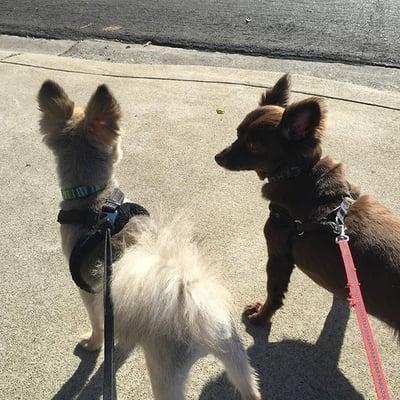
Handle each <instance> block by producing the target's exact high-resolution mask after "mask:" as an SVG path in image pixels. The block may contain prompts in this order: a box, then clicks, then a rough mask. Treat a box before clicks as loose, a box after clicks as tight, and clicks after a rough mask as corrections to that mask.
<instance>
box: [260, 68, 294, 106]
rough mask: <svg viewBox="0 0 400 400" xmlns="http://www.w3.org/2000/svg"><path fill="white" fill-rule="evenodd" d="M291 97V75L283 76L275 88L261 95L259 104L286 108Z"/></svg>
mask: <svg viewBox="0 0 400 400" xmlns="http://www.w3.org/2000/svg"><path fill="white" fill-rule="evenodd" d="M289 97H290V75H289V74H286V75H283V76H282V78H281V79H279V81H278V82H276V83H275V85H274V87H273V88H272V89H270V90H267V91H266V92H265V93H263V94H262V95H261V100H260V102H259V105H260V106H267V105H273V106H280V107H286V106H287V105H288V103H289Z"/></svg>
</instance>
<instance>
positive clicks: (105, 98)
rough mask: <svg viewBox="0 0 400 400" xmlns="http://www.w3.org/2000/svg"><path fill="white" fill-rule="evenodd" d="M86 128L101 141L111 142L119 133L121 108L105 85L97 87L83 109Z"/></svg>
mask: <svg viewBox="0 0 400 400" xmlns="http://www.w3.org/2000/svg"><path fill="white" fill-rule="evenodd" d="M85 114H86V117H85V124H86V129H87V131H88V133H89V134H90V135H93V136H95V137H96V138H97V139H98V140H100V141H101V142H104V143H106V144H112V143H113V141H114V140H115V139H117V138H118V136H119V135H120V127H119V121H120V119H121V109H120V106H119V104H118V103H117V100H115V98H114V96H113V95H112V94H111V92H110V90H109V89H108V87H107V86H106V85H101V86H99V87H98V88H97V90H96V92H95V93H94V94H93V96H92V97H91V99H90V100H89V103H88V105H87V106H86V110H85Z"/></svg>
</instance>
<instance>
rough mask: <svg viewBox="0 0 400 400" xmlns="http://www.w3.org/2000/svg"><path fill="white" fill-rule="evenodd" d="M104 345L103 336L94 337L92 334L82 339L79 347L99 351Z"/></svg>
mask: <svg viewBox="0 0 400 400" xmlns="http://www.w3.org/2000/svg"><path fill="white" fill-rule="evenodd" d="M102 345H103V336H102V334H99V335H93V334H92V332H90V333H88V334H86V335H84V336H82V337H81V339H80V341H79V346H81V347H82V348H83V349H85V350H87V351H97V350H100V349H101V346H102Z"/></svg>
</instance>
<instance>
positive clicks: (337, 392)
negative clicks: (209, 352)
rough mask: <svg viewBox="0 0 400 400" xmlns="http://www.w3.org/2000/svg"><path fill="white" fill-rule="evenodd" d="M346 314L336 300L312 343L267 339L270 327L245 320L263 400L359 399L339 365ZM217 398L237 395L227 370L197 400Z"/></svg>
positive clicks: (345, 307) (348, 310)
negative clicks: (269, 340)
mask: <svg viewBox="0 0 400 400" xmlns="http://www.w3.org/2000/svg"><path fill="white" fill-rule="evenodd" d="M349 315H350V309H349V307H347V305H346V304H344V303H343V302H341V301H340V300H338V299H336V298H334V299H333V303H332V307H331V310H330V312H329V314H328V316H327V318H326V320H325V324H324V327H323V329H322V332H321V334H320V336H319V338H318V340H317V342H316V343H315V344H310V343H307V342H303V341H301V340H284V341H282V342H277V343H269V342H268V337H269V334H270V331H271V325H269V326H268V327H267V331H265V328H261V327H255V326H254V325H250V324H248V323H247V322H246V321H245V320H243V322H244V323H245V324H246V331H247V332H248V333H249V334H250V335H251V336H252V337H253V339H254V344H253V345H252V346H251V347H249V349H248V351H247V352H248V355H249V358H250V362H251V364H252V366H253V367H254V368H255V369H256V371H257V373H258V376H259V382H260V390H261V393H262V397H263V399H269V400H273V399H279V400H308V399H309V400H311V399H324V400H325V399H346V400H363V396H362V395H361V394H360V393H358V392H357V390H356V389H355V388H354V387H353V386H352V384H351V383H350V382H349V380H348V379H347V378H346V377H345V376H344V375H343V373H342V371H340V369H339V368H338V361H339V356H340V350H341V347H342V344H343V338H344V334H345V331H346V325H347V321H348V319H349ZM217 399H218V400H230V399H240V396H239V394H238V393H237V391H235V389H234V388H233V386H232V384H231V383H230V382H229V381H228V378H227V377H226V374H225V373H223V374H221V375H220V376H219V377H217V378H216V379H215V380H212V381H210V382H209V383H208V384H207V385H206V386H205V387H204V389H203V391H202V393H201V396H200V400H217Z"/></svg>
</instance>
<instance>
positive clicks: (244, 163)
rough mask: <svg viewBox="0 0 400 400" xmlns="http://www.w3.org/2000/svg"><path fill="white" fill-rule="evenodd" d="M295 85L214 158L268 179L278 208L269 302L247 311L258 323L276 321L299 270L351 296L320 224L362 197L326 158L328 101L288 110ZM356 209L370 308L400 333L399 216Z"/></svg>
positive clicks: (266, 104) (352, 215)
mask: <svg viewBox="0 0 400 400" xmlns="http://www.w3.org/2000/svg"><path fill="white" fill-rule="evenodd" d="M289 86H290V82H289V77H288V76H287V75H285V76H283V77H282V78H281V79H280V80H279V81H278V82H277V83H276V85H275V86H274V87H273V88H272V90H270V91H267V92H266V93H265V94H264V95H263V96H262V98H261V101H260V104H259V107H258V108H257V109H255V110H254V111H252V112H251V113H250V114H248V115H247V116H246V117H245V118H244V120H243V121H242V123H241V124H240V125H239V127H238V129H237V136H238V138H237V140H236V141H235V142H233V143H232V145H231V146H229V147H227V148H226V149H225V150H223V151H222V152H221V153H219V154H217V155H216V156H215V160H216V162H217V163H218V164H219V165H220V166H222V167H224V168H226V169H229V170H233V171H240V170H254V171H256V172H257V174H258V176H259V177H260V179H265V178H268V183H265V184H264V186H263V188H262V194H263V197H265V198H266V199H267V200H269V201H270V202H271V203H270V208H271V210H272V211H271V213H270V216H269V218H268V220H267V223H266V225H265V228H264V234H265V238H266V240H267V246H268V254H269V259H268V263H267V276H268V279H267V290H268V296H267V300H266V302H265V303H264V304H263V305H262V304H260V303H255V304H252V305H249V306H248V307H246V310H245V312H246V314H247V315H248V317H249V319H250V320H252V321H254V322H258V323H264V322H267V321H269V320H270V318H271V317H272V315H273V314H274V312H275V311H276V310H278V309H279V308H280V307H281V306H282V305H283V299H284V295H285V292H286V291H287V288H288V284H289V280H290V275H291V273H292V270H293V268H294V266H295V265H297V266H298V267H299V268H300V269H301V270H302V271H303V272H304V273H305V274H307V275H308V276H309V277H310V278H311V279H312V280H314V281H315V282H316V283H317V284H318V285H320V286H322V287H324V288H325V289H327V290H329V291H330V292H332V293H335V294H336V295H338V296H340V297H341V298H342V299H346V298H347V296H348V289H347V287H346V284H347V282H346V276H345V271H344V266H343V262H342V259H341V256H340V251H339V247H338V245H337V244H336V243H335V233H334V232H333V231H329V229H325V228H326V227H327V225H325V226H322V224H321V221H325V222H326V221H327V219H326V218H327V216H329V215H330V214H331V213H332V210H334V214H335V211H336V208H337V207H338V206H339V205H340V204H341V203H342V201H343V199H345V198H349V197H350V196H351V195H352V196H353V197H355V196H358V194H359V192H358V189H355V188H354V187H351V186H350V184H349V183H348V182H347V181H346V178H345V174H344V171H343V166H342V164H340V163H337V162H335V161H333V160H332V159H331V158H329V157H324V158H321V155H322V152H321V138H322V134H323V132H324V130H325V125H326V116H327V111H326V108H325V105H324V103H323V101H322V100H321V99H317V98H309V99H306V100H303V101H300V102H298V103H294V104H290V105H288V99H289V91H290V88H289ZM349 203H352V204H351V205H350V209H349V211H348V214H347V217H346V218H345V225H346V226H347V231H346V232H347V235H348V236H349V237H350V242H349V245H350V248H351V251H352V254H353V257H354V262H355V265H356V268H357V272H358V276H359V280H360V283H361V290H362V294H363V297H364V301H365V306H366V308H367V311H368V312H369V313H370V314H372V315H374V316H376V317H378V318H379V319H381V320H382V321H384V322H386V323H387V324H388V325H390V326H391V327H392V328H394V329H395V331H396V333H399V331H400V311H399V305H400V218H398V217H396V216H395V215H393V214H392V213H391V212H390V211H389V210H388V209H386V208H385V207H384V206H382V205H381V204H379V203H378V202H377V201H376V200H374V199H373V198H371V197H370V196H366V195H363V196H361V197H359V198H358V199H357V200H356V201H355V202H353V201H352V200H349ZM329 218H330V217H328V220H329ZM331 225H332V224H331ZM306 227H309V229H305V228H306ZM311 227H312V229H311Z"/></svg>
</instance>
